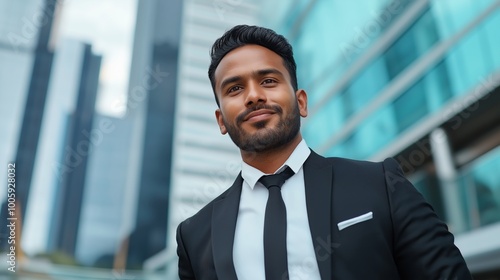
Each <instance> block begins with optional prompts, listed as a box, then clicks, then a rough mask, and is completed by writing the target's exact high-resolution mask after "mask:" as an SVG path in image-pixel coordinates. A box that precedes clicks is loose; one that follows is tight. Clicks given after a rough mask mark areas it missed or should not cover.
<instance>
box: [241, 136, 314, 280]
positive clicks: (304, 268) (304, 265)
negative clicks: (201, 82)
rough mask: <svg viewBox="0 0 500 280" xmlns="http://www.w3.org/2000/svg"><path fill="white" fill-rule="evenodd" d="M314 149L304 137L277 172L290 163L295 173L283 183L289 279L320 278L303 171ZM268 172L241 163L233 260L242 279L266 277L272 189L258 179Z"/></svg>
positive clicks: (309, 279)
mask: <svg viewBox="0 0 500 280" xmlns="http://www.w3.org/2000/svg"><path fill="white" fill-rule="evenodd" d="M310 153H311V151H310V150H309V148H308V146H307V144H306V142H305V141H304V140H302V141H301V142H300V143H299V145H297V147H296V148H295V150H294V151H293V153H292V154H291V155H290V157H289V158H288V159H287V160H286V162H285V164H283V166H281V167H280V168H278V170H277V171H276V172H275V173H279V172H281V171H282V170H283V169H284V168H286V166H289V167H290V168H291V169H292V170H293V171H294V172H295V175H293V176H292V177H290V179H288V180H287V181H286V182H285V184H284V185H283V186H282V187H281V195H282V196H283V201H284V202H285V206H286V214H287V217H286V220H287V232H286V245H287V256H288V271H289V274H290V280H306V279H307V280H316V279H317V280H320V279H321V277H320V274H319V269H318V264H317V262H316V257H315V254H314V246H313V241H312V237H311V231H310V229H309V220H308V218H307V207H306V194H305V184H304V172H303V168H302V165H303V164H304V162H305V161H306V159H307V157H308V156H309V154H310ZM263 175H268V174H265V173H263V172H261V171H260V170H258V169H256V168H254V167H252V166H250V165H248V164H246V163H245V162H243V163H242V167H241V176H242V177H243V186H242V190H241V198H240V206H239V212H238V219H237V221H236V231H235V236H234V247H233V262H234V267H235V270H236V274H237V276H238V279H239V280H260V279H262V280H265V279H266V276H265V268H264V215H265V211H266V203H267V198H268V196H269V192H268V190H267V189H266V187H264V185H262V184H261V183H260V182H258V180H259V179H260V177H262V176H263Z"/></svg>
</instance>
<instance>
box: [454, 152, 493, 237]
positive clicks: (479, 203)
mask: <svg viewBox="0 0 500 280" xmlns="http://www.w3.org/2000/svg"><path fill="white" fill-rule="evenodd" d="M499 171H500V148H497V149H495V150H493V151H491V152H489V153H488V154H486V155H484V156H482V157H481V158H479V159H477V160H476V161H474V162H473V163H472V164H470V165H469V166H466V167H464V168H462V170H460V176H459V178H458V181H459V186H460V192H461V199H462V204H463V205H464V206H465V209H466V211H465V213H466V216H465V217H464V220H465V222H466V224H467V228H468V229H474V228H479V227H481V226H486V225H490V224H493V223H496V222H500V176H499V174H498V173H499Z"/></svg>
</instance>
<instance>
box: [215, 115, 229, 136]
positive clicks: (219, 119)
mask: <svg viewBox="0 0 500 280" xmlns="http://www.w3.org/2000/svg"><path fill="white" fill-rule="evenodd" d="M215 118H216V119H217V124H218V125H219V129H220V133H222V134H223V135H224V134H226V133H227V129H226V125H225V124H224V119H223V118H222V112H221V111H220V108H218V109H217V110H215Z"/></svg>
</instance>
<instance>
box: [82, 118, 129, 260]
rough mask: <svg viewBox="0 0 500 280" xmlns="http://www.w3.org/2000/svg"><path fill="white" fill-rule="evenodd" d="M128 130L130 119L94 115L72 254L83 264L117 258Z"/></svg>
mask: <svg viewBox="0 0 500 280" xmlns="http://www.w3.org/2000/svg"><path fill="white" fill-rule="evenodd" d="M131 133H132V131H131V119H129V118H123V119H122V118H114V117H107V116H102V115H99V114H96V115H95V118H94V124H93V126H92V131H91V132H90V133H89V135H90V139H91V140H92V151H91V155H90V157H89V160H88V163H87V165H88V167H87V174H86V178H85V187H84V192H83V197H82V210H81V214H80V219H79V222H80V226H79V228H78V235H77V236H78V238H77V244H76V255H75V258H76V260H77V261H78V262H79V263H82V264H84V265H88V266H96V267H101V268H111V267H113V264H114V263H115V260H116V259H117V258H119V254H120V249H121V247H120V246H121V244H122V241H123V240H122V238H123V235H124V233H123V222H124V218H125V217H124V213H126V208H127V205H126V203H125V196H126V192H125V191H126V189H125V186H126V183H127V182H126V180H127V177H126V176H125V174H127V168H128V155H129V153H128V151H129V150H130V138H131Z"/></svg>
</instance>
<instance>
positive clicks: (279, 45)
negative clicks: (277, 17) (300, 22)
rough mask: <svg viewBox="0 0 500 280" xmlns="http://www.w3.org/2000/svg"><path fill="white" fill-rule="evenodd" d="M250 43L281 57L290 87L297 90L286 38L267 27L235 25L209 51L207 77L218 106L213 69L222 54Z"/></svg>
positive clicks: (295, 66) (294, 71)
mask: <svg viewBox="0 0 500 280" xmlns="http://www.w3.org/2000/svg"><path fill="white" fill-rule="evenodd" d="M251 44H253V45H260V46H262V47H264V48H267V49H269V50H271V51H273V52H275V53H276V54H278V55H279V56H281V58H282V59H283V65H284V66H285V68H286V70H287V71H288V74H289V75H290V79H291V83H292V87H293V89H294V91H297V89H298V86H297V65H296V64H295V59H294V58H293V50H292V46H291V45H290V43H288V41H287V40H286V38H285V37H283V36H282V35H279V34H277V33H276V32H274V31H273V30H271V29H268V28H264V27H259V26H249V25H237V26H235V27H233V28H231V29H230V30H228V31H226V33H224V35H222V37H220V38H219V39H217V40H215V43H214V44H213V46H212V49H211V51H210V59H211V61H210V67H208V78H209V79H210V83H211V84H212V89H213V91H214V95H215V101H216V102H217V105H218V106H220V104H219V99H218V98H217V94H216V92H215V69H216V68H217V66H218V65H219V63H220V62H221V60H222V58H224V56H225V55H226V54H228V53H229V52H230V51H232V50H234V49H236V48H238V47H241V46H245V45H251Z"/></svg>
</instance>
